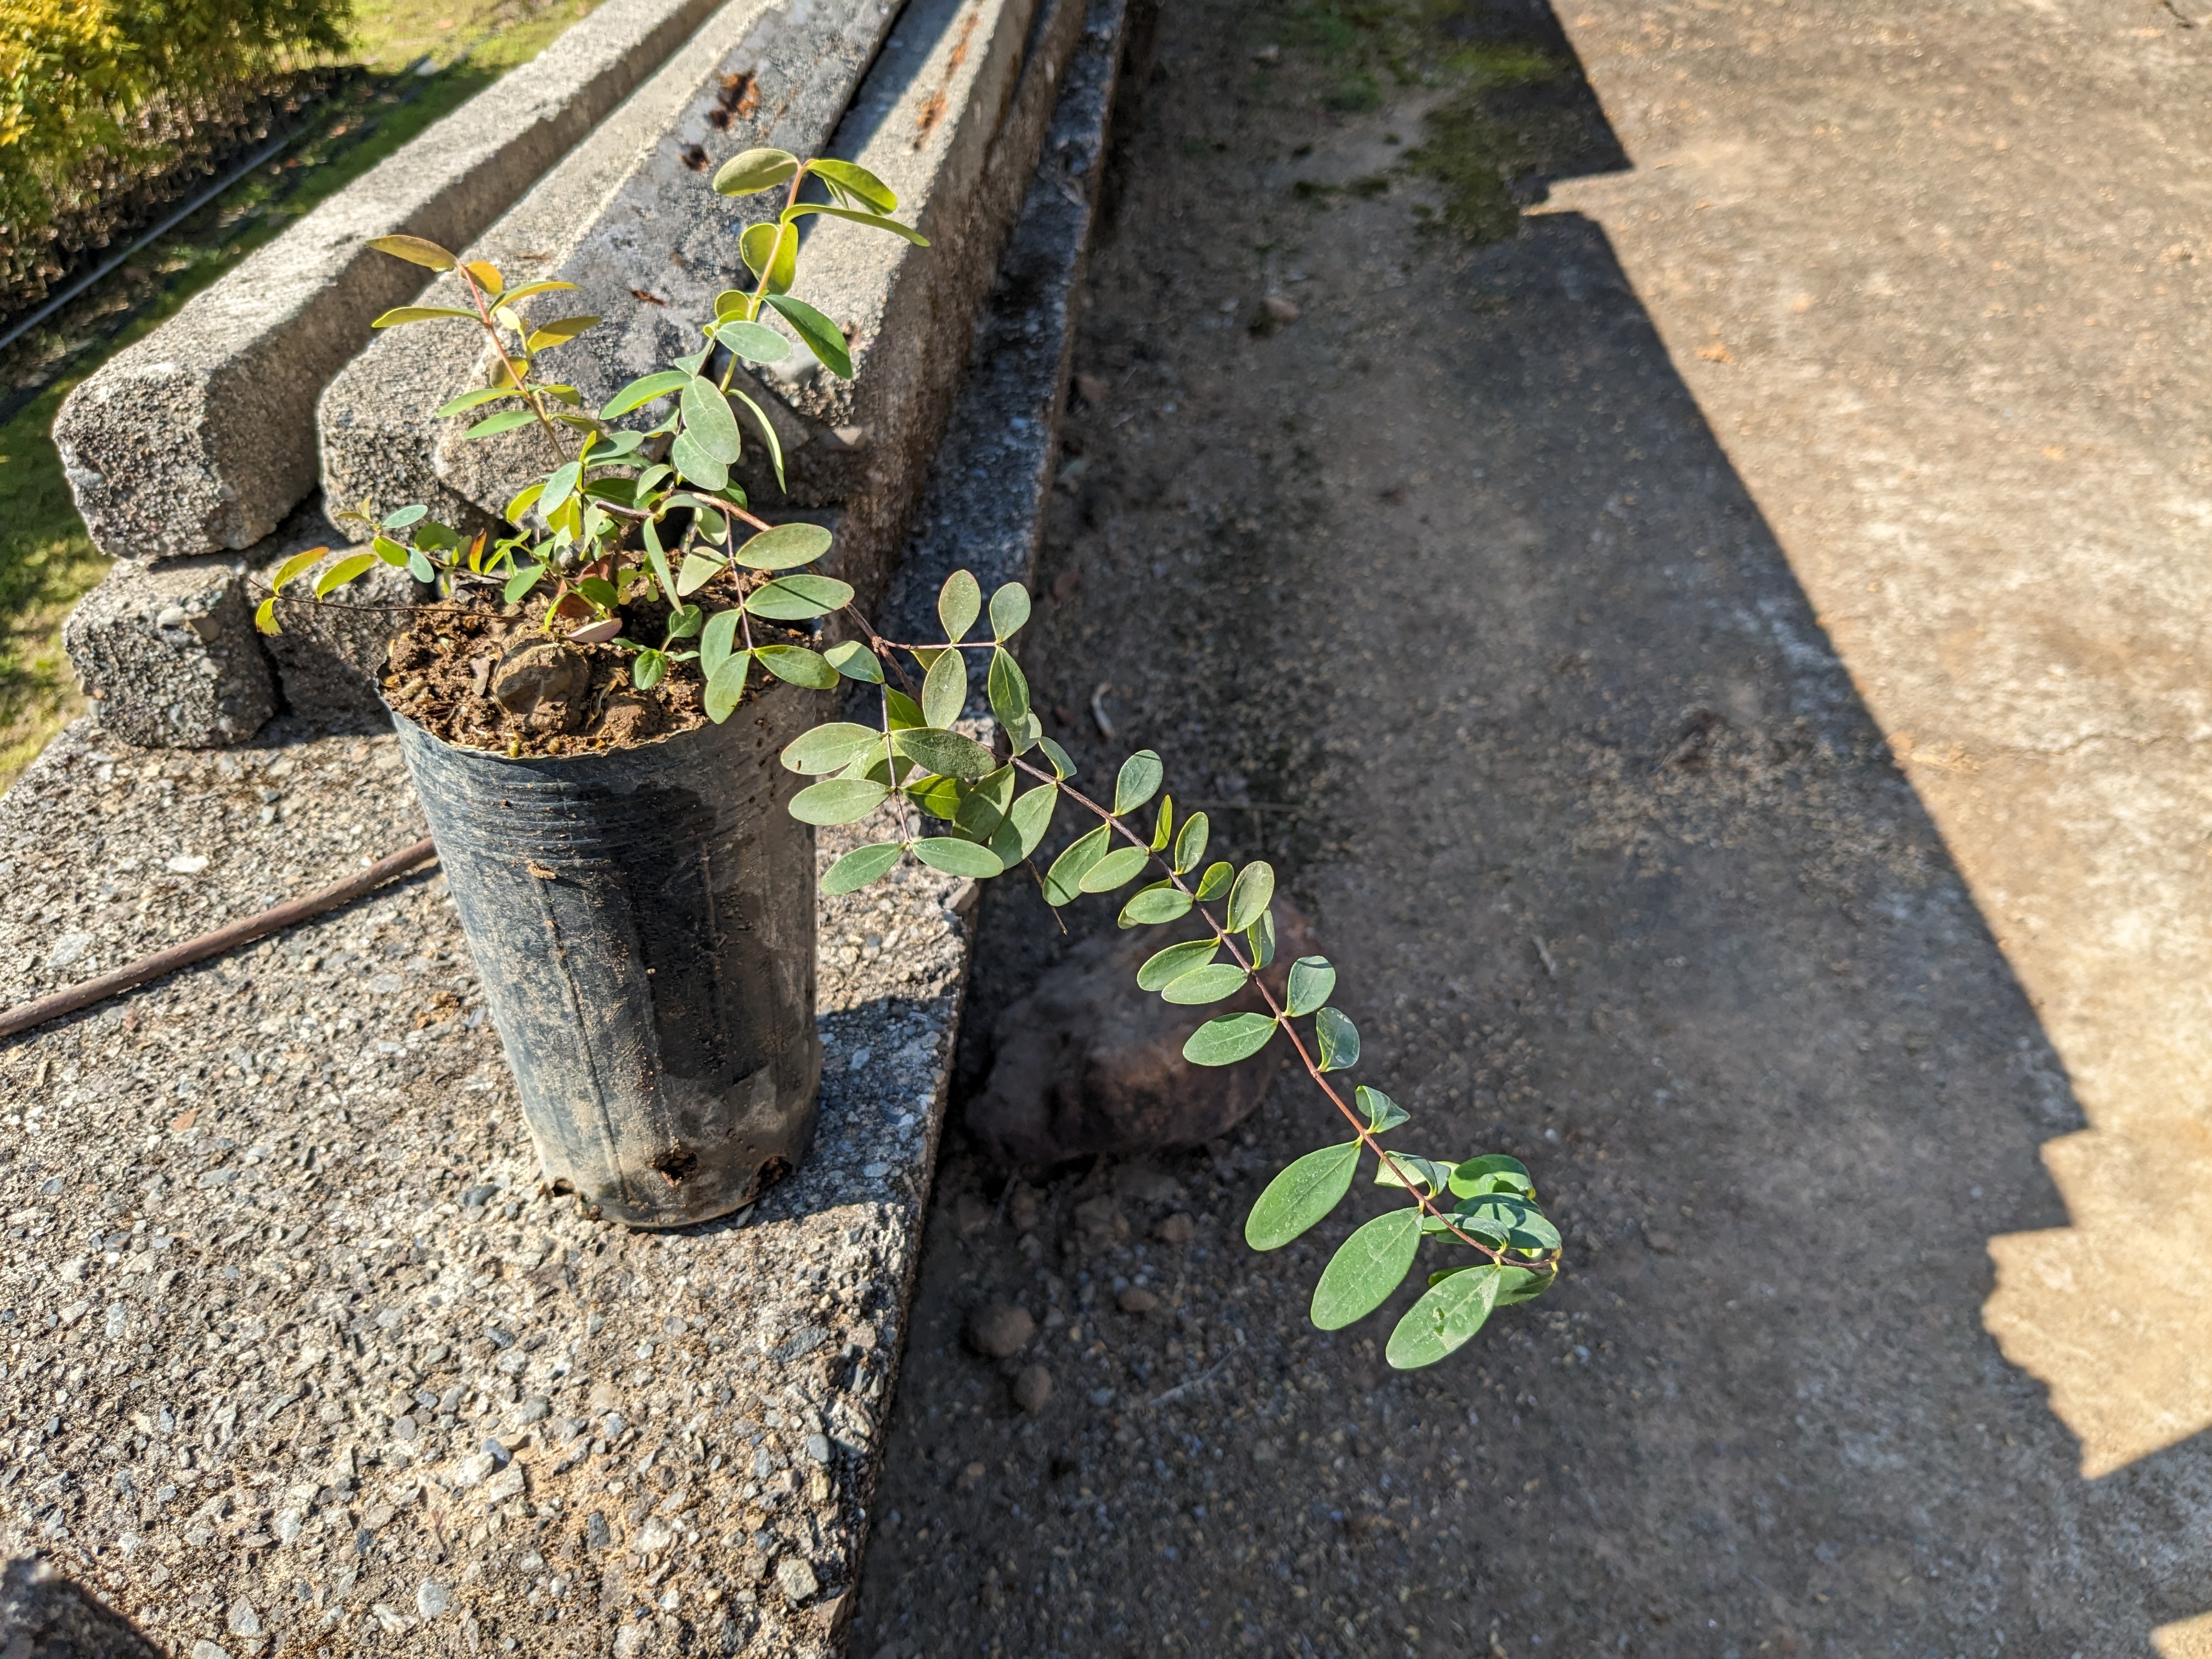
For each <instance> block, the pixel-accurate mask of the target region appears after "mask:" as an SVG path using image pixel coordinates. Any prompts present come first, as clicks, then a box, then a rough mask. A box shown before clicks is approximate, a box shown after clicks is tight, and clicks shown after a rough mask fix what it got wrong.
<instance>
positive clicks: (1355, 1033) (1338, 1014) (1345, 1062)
mask: <svg viewBox="0 0 2212 1659" xmlns="http://www.w3.org/2000/svg"><path fill="white" fill-rule="evenodd" d="M1314 1036H1315V1037H1316V1039H1317V1040H1318V1041H1319V1042H1320V1044H1321V1069H1322V1071H1324V1072H1341V1071H1344V1070H1345V1069H1346V1068H1347V1067H1349V1066H1357V1065H1358V1064H1359V1028H1358V1026H1357V1025H1354V1024H1352V1020H1351V1017H1350V1016H1348V1015H1347V1014H1346V1013H1345V1012H1344V1011H1343V1010H1342V1009H1341V1008H1324V1009H1322V1011H1321V1012H1319V1013H1317V1014H1316V1015H1315V1016H1314Z"/></svg>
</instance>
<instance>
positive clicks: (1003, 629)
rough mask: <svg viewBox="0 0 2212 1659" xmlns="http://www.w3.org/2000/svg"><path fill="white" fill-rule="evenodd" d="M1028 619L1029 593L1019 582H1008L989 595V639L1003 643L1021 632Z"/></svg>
mask: <svg viewBox="0 0 2212 1659" xmlns="http://www.w3.org/2000/svg"><path fill="white" fill-rule="evenodd" d="M1029 619H1030V591H1029V589H1028V588H1026V587H1024V586H1022V585H1021V584H1020V583H1019V582H1008V583H1007V584H1006V586H1004V587H1001V588H1000V590H999V591H998V592H995V593H994V594H992V595H991V637H992V638H994V639H995V640H999V641H1006V640H1011V639H1012V638H1013V637H1014V635H1017V634H1018V633H1020V632H1021V631H1022V624H1023V623H1026V622H1027V621H1029Z"/></svg>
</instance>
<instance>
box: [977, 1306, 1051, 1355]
mask: <svg viewBox="0 0 2212 1659" xmlns="http://www.w3.org/2000/svg"><path fill="white" fill-rule="evenodd" d="M1035 1334H1036V1321H1035V1320H1034V1319H1031V1318H1030V1316H1029V1310H1027V1309H1026V1308H1018V1307H1016V1306H1014V1305H1013V1304H1012V1303H1007V1302H993V1303H988V1304H985V1305H984V1306H982V1307H981V1308H978V1309H976V1310H975V1312H973V1313H971V1314H969V1316H968V1346H969V1347H971V1348H973V1349H975V1352H977V1353H980V1354H981V1355H982V1356H983V1357H984V1358H986V1359H1006V1358H1011V1357H1012V1356H1013V1355H1015V1354H1018V1353H1019V1352H1021V1351H1022V1350H1023V1349H1024V1348H1026V1347H1027V1346H1029V1343H1030V1337H1031V1336H1033V1335H1035Z"/></svg>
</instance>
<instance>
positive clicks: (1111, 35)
mask: <svg viewBox="0 0 2212 1659" xmlns="http://www.w3.org/2000/svg"><path fill="white" fill-rule="evenodd" d="M1157 7H1158V0H1091V4H1090V6H1089V9H1088V10H1087V12H1086V13H1085V18H1084V27H1083V36H1082V40H1081V42H1080V44H1079V46H1078V48H1077V51H1076V52H1075V55H1074V57H1073V58H1072V60H1071V61H1070V62H1069V64H1068V65H1067V70H1066V80H1065V81H1064V82H1063V84H1062V89H1061V93H1060V100H1059V103H1058V105H1057V106H1055V108H1054V111H1053V118H1052V123H1051V126H1050V127H1049V129H1048V131H1047V132H1046V134H1045V145H1044V154H1043V155H1042V159H1040V160H1039V161H1038V162H1037V163H1036V167H1035V168H1034V170H1033V172H1032V174H1031V177H1030V183H1029V189H1028V191H1027V193H1026V195H1025V196H1024V199H1023V203H1022V210H1021V216H1020V217H1019V219H1018V221H1017V222H1015V225H1014V228H1013V233H1012V236H1011V238H1010V239H1009V242H1008V246H1007V251H1006V259H1005V262H1004V263H1003V264H1002V265H1001V266H1000V271H999V278H998V282H997V283H996V284H995V286H994V289H993V290H992V292H991V295H990V296H989V298H988V300H987V302H986V304H985V307H984V309H983V313H982V316H981V319H980V320H979V322H978V324H977V326H976V329H975V340H974V343H973V346H972V348H971V349H970V351H969V368H968V374H967V378H966V380H964V381H963V384H962V386H961V388H960V392H959V396H958V401H957V404H956V405H955V408H954V410H953V412H952V416H951V421H950V422H948V423H947V426H946V428H945V440H944V442H943V443H942V444H941V445H940V446H939V449H938V452H937V455H936V458H935V459H934V460H933V462H932V464H931V466H930V471H929V478H928V482H927V485H926V486H925V489H924V494H923V497H922V502H921V508H920V510H919V511H918V512H917V513H916V514H915V520H914V525H913V528H912V530H911V532H909V534H908V539H907V544H906V552H905V556H904V558H903V559H902V561H901V562H900V565H899V568H898V572H897V574H896V578H895V579H894V580H893V582H892V584H891V586H890V592H889V594H888V596H887V598H886V600H885V603H884V619H885V625H886V626H888V627H890V629H892V630H893V636H894V637H904V638H910V639H923V638H927V637H928V630H929V629H932V628H933V627H934V626H935V625H936V604H937V592H938V589H939V587H941V586H943V585H944V582H945V578H946V577H947V576H949V575H951V574H952V572H953V571H954V570H956V569H961V568H965V569H967V570H969V571H972V572H973V573H974V574H975V578H976V580H978V581H979V582H981V584H982V585H983V588H984V591H985V592H989V591H991V589H993V588H994V587H995V586H999V585H1000V584H1001V583H1004V582H1010V581H1018V582H1023V583H1024V584H1026V583H1029V582H1030V581H1031V580H1032V579H1033V577H1034V575H1035V572H1036V555H1037V546H1038V542H1039V539H1040V538H1041V536H1042V529H1043V520H1044V508H1045V502H1046V501H1047V499H1048V494H1049V492H1050V489H1051V487H1052V483H1053V478H1054V460H1055V458H1056V455H1057V453H1058V449H1059V438H1060V412H1061V410H1064V409H1065V408H1066V402H1067V382H1068V374H1069V368H1070V362H1071V358H1072V356H1073V351H1074V345H1075V320H1076V309H1077V300H1078V294H1077V290H1078V287H1079V283H1081V281H1082V276H1083V270H1084V265H1085V261H1086V259H1087V258H1088V255H1089V251H1090V246H1091V234H1092V232H1093V230H1094V228H1095V227H1096V224H1097V219H1098V216H1099V212H1100V204H1099V195H1100V191H1101V187H1102V186H1101V180H1102V179H1103V175H1104V173H1105V171H1106V159H1107V151H1108V146H1109V142H1110V139H1111V133H1112V124H1113V120H1114V117H1115V112H1116V111H1117V110H1118V109H1120V108H1121V104H1120V103H1119V102H1117V94H1119V93H1120V92H1121V82H1122V72H1123V67H1124V55H1123V54H1124V46H1125V45H1126V43H1127V41H1128V40H1130V39H1131V37H1132V34H1133V32H1140V27H1139V26H1140V25H1141V24H1142V22H1143V21H1144V14H1146V13H1149V12H1151V11H1153V10H1155V9H1157ZM1017 422H1019V424H1017ZM979 475H980V477H981V480H982V482H981V484H980V485H979V484H978V483H976V482H975V480H976V479H977V477H979ZM900 629H907V630H915V629H920V630H921V632H913V631H908V632H907V633H905V634H903V635H901V634H899V633H898V631H897V630H900ZM971 712H974V713H977V714H987V709H985V708H984V707H983V705H982V704H981V702H980V701H979V702H977V703H976V705H975V708H974V709H973V710H971Z"/></svg>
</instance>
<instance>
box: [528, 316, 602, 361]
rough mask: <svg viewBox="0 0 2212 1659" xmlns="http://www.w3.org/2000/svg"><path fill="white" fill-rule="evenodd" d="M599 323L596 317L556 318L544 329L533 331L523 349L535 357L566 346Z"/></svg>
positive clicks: (534, 329)
mask: <svg viewBox="0 0 2212 1659" xmlns="http://www.w3.org/2000/svg"><path fill="white" fill-rule="evenodd" d="M598 323H599V319H598V318H596V317H556V318H555V319H553V320H552V321H551V322H550V323H547V324H546V325H544V327H542V328H533V329H532V330H531V331H530V337H529V338H528V339H526V340H525V341H524V342H523V343H522V348H523V349H524V350H526V351H527V352H530V353H532V355H533V356H534V355H535V354H537V353H538V352H540V351H544V350H545V349H548V348H549V347H552V346H556V345H566V344H568V342H569V341H571V340H573V339H574V338H575V337H577V336H578V335H579V334H581V333H582V332H583V331H585V330H586V329H587V328H592V327H595V326H596V325H598Z"/></svg>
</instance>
